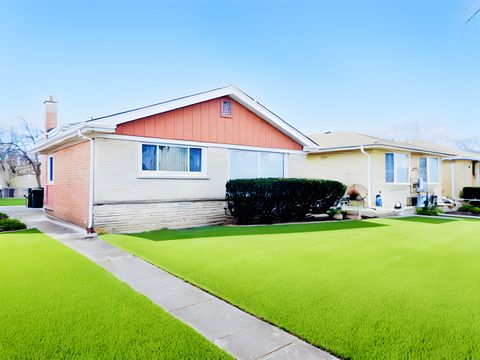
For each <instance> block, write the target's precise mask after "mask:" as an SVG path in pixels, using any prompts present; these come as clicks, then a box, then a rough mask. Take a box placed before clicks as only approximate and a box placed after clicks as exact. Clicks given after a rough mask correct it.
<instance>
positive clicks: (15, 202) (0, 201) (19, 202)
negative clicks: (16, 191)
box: [0, 198, 26, 206]
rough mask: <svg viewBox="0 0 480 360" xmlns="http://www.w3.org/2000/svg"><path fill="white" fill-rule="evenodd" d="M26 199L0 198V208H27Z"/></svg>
mask: <svg viewBox="0 0 480 360" xmlns="http://www.w3.org/2000/svg"><path fill="white" fill-rule="evenodd" d="M25 204H26V200H25V198H0V206H25Z"/></svg>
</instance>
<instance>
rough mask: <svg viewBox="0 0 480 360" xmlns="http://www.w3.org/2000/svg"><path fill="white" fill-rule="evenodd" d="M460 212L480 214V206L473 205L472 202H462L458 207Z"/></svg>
mask: <svg viewBox="0 0 480 360" xmlns="http://www.w3.org/2000/svg"><path fill="white" fill-rule="evenodd" d="M458 211H460V212H469V213H473V214H475V215H478V214H480V207H477V206H473V205H472V204H464V205H462V206H460V207H459V208H458Z"/></svg>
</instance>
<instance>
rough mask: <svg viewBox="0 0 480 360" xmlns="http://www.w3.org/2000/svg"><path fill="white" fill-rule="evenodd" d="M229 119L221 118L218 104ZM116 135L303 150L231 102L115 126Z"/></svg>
mask: <svg viewBox="0 0 480 360" xmlns="http://www.w3.org/2000/svg"><path fill="white" fill-rule="evenodd" d="M225 99H228V100H230V101H231V102H232V116H231V117H223V116H221V115H220V105H221V101H222V100H225ZM116 133H117V134H119V135H132V136H144V137H153V138H161V139H172V140H191V141H202V142H210V143H220V144H232V145H245V146H256V147H266V148H280V149H289V150H302V149H303V146H302V145H301V144H299V143H297V142H296V141H295V140H293V139H291V138H290V137H288V136H287V135H285V134H284V133H282V132H281V131H279V130H277V129H276V128H274V127H273V126H272V125H270V124H269V123H267V122H266V121H265V120H263V119H262V118H260V117H259V116H257V115H256V114H254V113H253V112H251V111H250V110H248V109H247V108H245V107H244V106H242V105H240V104H239V103H238V102H236V101H235V100H233V99H231V98H218V99H213V100H209V101H205V102H202V103H198V104H195V105H190V106H186V107H184V108H180V109H176V110H172V111H168V112H165V113H162V114H157V115H152V116H148V117H145V118H142V119H138V120H133V121H129V122H126V123H123V124H120V125H118V126H117V129H116Z"/></svg>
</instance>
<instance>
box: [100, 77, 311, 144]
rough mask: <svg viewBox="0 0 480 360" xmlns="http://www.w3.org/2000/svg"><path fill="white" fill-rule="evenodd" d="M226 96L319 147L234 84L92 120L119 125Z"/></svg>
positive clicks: (286, 131)
mask: <svg viewBox="0 0 480 360" xmlns="http://www.w3.org/2000/svg"><path fill="white" fill-rule="evenodd" d="M224 96H229V97H231V98H232V99H233V100H235V101H237V102H239V103H240V104H241V105H243V106H245V107H246V108H247V109H249V110H250V111H252V112H253V113H255V114H256V115H257V116H259V117H261V118H262V119H263V120H265V121H266V122H267V123H269V124H270V125H272V126H273V127H275V128H276V129H277V130H280V131H281V132H283V133H284V134H285V135H287V136H289V137H290V138H293V139H294V140H296V141H297V142H299V143H300V144H302V145H303V146H306V147H314V148H316V147H318V145H317V144H316V143H315V142H314V141H312V140H310V139H309V138H308V137H307V136H305V135H304V134H302V133H301V132H300V131H298V130H297V129H295V128H293V127H292V126H291V125H289V124H287V123H286V122H285V121H283V120H282V119H281V118H279V117H278V116H276V115H275V114H273V113H272V112H271V111H269V110H268V109H267V108H265V107H264V106H263V105H262V104H260V103H259V102H258V101H256V100H255V99H253V98H252V97H250V96H248V95H247V94H245V93H244V92H243V91H241V90H240V89H238V88H237V87H236V86H233V85H231V86H227V87H224V88H220V89H215V90H211V91H207V92H204V93H200V94H196V95H192V96H187V97H184V98H180V99H176V100H171V101H166V102H163V103H160V104H156V105H151V106H146V107H143V108H139V109H136V110H131V111H126V112H124V113H119V114H115V115H111V116H106V117H104V118H99V119H97V120H94V122H92V125H95V126H97V125H102V126H107V127H110V126H117V125H119V124H122V123H125V122H128V121H132V120H136V119H140V118H143V117H147V116H151V115H155V114H161V113H164V112H167V111H171V110H175V109H179V108H182V107H186V106H190V105H194V104H198V103H201V102H205V101H209V100H212V99H216V98H220V97H224Z"/></svg>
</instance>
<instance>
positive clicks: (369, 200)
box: [360, 145, 372, 208]
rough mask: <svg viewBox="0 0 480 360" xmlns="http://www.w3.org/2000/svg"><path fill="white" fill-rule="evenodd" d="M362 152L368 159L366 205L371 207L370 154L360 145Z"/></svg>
mask: <svg viewBox="0 0 480 360" xmlns="http://www.w3.org/2000/svg"><path fill="white" fill-rule="evenodd" d="M360 151H361V152H362V154H364V155H367V159H368V186H367V188H368V207H369V208H371V207H372V155H371V154H369V153H368V152H366V151H365V149H364V148H363V145H361V146H360Z"/></svg>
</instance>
